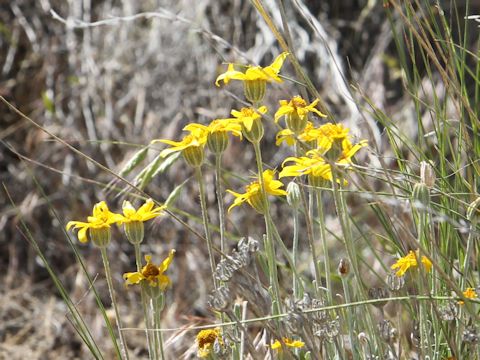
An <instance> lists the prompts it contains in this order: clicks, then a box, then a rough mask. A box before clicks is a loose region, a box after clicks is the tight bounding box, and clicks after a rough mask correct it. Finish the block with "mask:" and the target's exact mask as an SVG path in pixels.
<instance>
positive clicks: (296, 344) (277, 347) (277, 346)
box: [270, 337, 305, 350]
mask: <svg viewBox="0 0 480 360" xmlns="http://www.w3.org/2000/svg"><path fill="white" fill-rule="evenodd" d="M282 340H283V343H284V344H285V346H288V347H292V348H301V347H304V346H305V343H304V342H303V341H300V340H292V339H289V338H285V337H284V338H283V339H282ZM270 347H271V348H272V349H273V350H282V343H281V342H280V340H275V342H274V343H273V344H272V345H270Z"/></svg>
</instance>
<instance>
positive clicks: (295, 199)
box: [287, 181, 302, 209]
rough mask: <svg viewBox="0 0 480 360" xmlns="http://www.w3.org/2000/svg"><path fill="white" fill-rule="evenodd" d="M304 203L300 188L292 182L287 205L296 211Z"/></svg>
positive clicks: (289, 186) (288, 188)
mask: <svg viewBox="0 0 480 360" xmlns="http://www.w3.org/2000/svg"><path fill="white" fill-rule="evenodd" d="M301 201H302V197H301V193H300V186H298V184H297V183H296V182H294V181H292V182H290V183H289V184H288V186H287V203H288V205H290V206H291V207H292V208H294V209H298V208H299V207H300V203H301Z"/></svg>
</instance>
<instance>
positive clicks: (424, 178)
mask: <svg viewBox="0 0 480 360" xmlns="http://www.w3.org/2000/svg"><path fill="white" fill-rule="evenodd" d="M420 180H421V182H422V183H424V184H425V185H426V186H427V187H428V188H429V189H431V188H432V187H433V185H435V180H436V175H435V170H434V169H433V165H432V162H431V161H422V162H421V163H420Z"/></svg>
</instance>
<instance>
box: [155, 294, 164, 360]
mask: <svg viewBox="0 0 480 360" xmlns="http://www.w3.org/2000/svg"><path fill="white" fill-rule="evenodd" d="M152 303H153V307H152V310H153V319H154V324H155V325H154V326H155V342H156V344H157V349H158V348H160V358H161V359H162V360H164V359H165V351H164V348H163V332H162V329H161V326H160V325H161V314H162V310H163V305H164V297H163V294H162V295H160V296H159V297H157V298H156V299H152Z"/></svg>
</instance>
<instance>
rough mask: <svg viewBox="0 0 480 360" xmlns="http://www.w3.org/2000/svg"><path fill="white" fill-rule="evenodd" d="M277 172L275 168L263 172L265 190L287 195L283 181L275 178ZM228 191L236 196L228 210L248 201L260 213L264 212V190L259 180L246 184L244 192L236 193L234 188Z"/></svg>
mask: <svg viewBox="0 0 480 360" xmlns="http://www.w3.org/2000/svg"><path fill="white" fill-rule="evenodd" d="M274 177H275V172H274V171H273V170H265V171H264V172H263V183H264V187H265V192H266V193H267V194H269V195H274V196H285V195H287V192H286V191H285V190H282V189H281V187H283V183H282V182H281V181H278V180H275V179H274ZM227 192H228V193H230V194H232V195H233V196H235V200H234V202H233V204H232V205H231V206H230V207H229V208H228V211H230V210H232V209H233V208H234V207H235V206H240V205H241V204H243V203H244V202H247V203H248V204H249V205H250V206H251V207H253V208H254V209H255V210H257V211H258V212H260V213H263V212H264V210H265V209H264V204H263V198H262V190H261V187H260V183H259V181H258V180H257V181H254V182H252V183H250V184H249V185H247V186H246V192H245V193H244V194H240V193H236V192H234V191H232V190H227Z"/></svg>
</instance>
